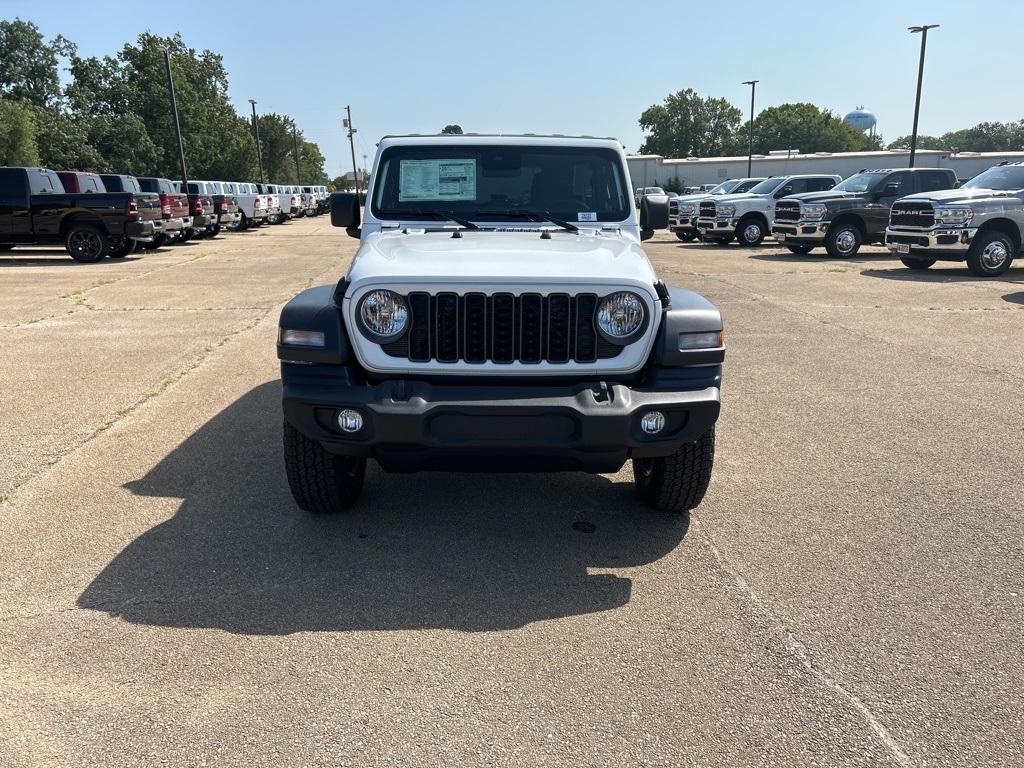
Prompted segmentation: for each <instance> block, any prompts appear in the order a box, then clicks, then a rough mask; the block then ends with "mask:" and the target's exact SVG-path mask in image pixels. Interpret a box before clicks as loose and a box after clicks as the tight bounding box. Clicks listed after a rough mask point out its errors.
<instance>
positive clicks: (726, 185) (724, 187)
mask: <svg viewBox="0 0 1024 768" xmlns="http://www.w3.org/2000/svg"><path fill="white" fill-rule="evenodd" d="M739 184H740V182H739V180H738V179H730V180H729V181H723V182H722V183H721V184H719V185H718V186H717V187H715V188H714V189H712V190H711V191H710V192H709V194H712V195H727V194H729V193H730V192H732V191H733V190H734V189H736V187H738V186H739Z"/></svg>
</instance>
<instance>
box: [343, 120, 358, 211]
mask: <svg viewBox="0 0 1024 768" xmlns="http://www.w3.org/2000/svg"><path fill="white" fill-rule="evenodd" d="M345 112H346V113H347V114H348V117H347V118H345V119H344V120H342V121H341V125H342V127H343V128H347V129H348V146H349V149H351V150H352V180H353V181H354V182H355V185H356V194H359V169H358V168H357V167H356V144H355V141H354V140H353V138H352V137H353V136H354V135H355V133H356V129H355V128H353V127H352V107H350V106H348V105H346V106H345Z"/></svg>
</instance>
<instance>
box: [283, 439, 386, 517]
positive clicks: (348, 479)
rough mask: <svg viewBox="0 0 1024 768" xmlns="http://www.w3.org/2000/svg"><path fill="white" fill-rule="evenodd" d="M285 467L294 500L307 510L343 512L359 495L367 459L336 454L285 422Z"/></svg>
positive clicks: (329, 512)
mask: <svg viewBox="0 0 1024 768" xmlns="http://www.w3.org/2000/svg"><path fill="white" fill-rule="evenodd" d="M284 467H285V471H286V472H287V474H288V486H289V487H290V488H291V491H292V496H293V497H294V498H295V503H296V504H298V505H299V506H300V507H301V508H302V509H304V510H306V511H307V512H314V513H316V514H322V515H327V514H333V513H336V512H342V511H344V510H346V509H348V508H349V507H351V506H352V505H353V504H355V503H356V500H357V499H358V498H359V494H360V493H361V492H362V490H363V477H364V476H365V474H366V459H363V458H359V457H356V456H336V455H334V454H332V453H328V452H327V451H325V450H324V449H323V447H322V446H321V445H320V443H318V442H316V441H315V440H310V439H309V438H308V437H306V436H305V435H304V434H302V433H301V432H299V431H298V430H297V429H295V427H293V426H292V425H291V424H288V423H287V422H285V425H284Z"/></svg>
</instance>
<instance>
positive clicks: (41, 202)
mask: <svg viewBox="0 0 1024 768" xmlns="http://www.w3.org/2000/svg"><path fill="white" fill-rule="evenodd" d="M25 172H26V175H27V177H28V188H29V194H30V195H32V198H31V204H30V217H31V219H30V221H29V222H27V223H23V222H18V223H17V224H16V226H19V227H20V228H21V229H22V230H23V231H24V232H25V234H26V235H28V236H33V235H34V236H35V237H36V238H37V239H38V238H39V237H56V236H58V235H59V234H60V220H61V216H63V214H64V209H65V207H66V206H67V205H68V197H67V196H66V195H65V194H64V185H63V184H61V181H60V177H59V176H57V173H56V172H55V171H47V170H42V169H38V168H28V169H26V171H25Z"/></svg>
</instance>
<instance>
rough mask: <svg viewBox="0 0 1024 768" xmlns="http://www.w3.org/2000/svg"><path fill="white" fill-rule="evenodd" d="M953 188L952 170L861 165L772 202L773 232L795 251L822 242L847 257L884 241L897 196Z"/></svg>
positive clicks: (802, 251)
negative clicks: (824, 184) (818, 187)
mask: <svg viewBox="0 0 1024 768" xmlns="http://www.w3.org/2000/svg"><path fill="white" fill-rule="evenodd" d="M956 186H957V179H956V174H955V173H954V172H953V171H952V169H950V168H900V169H892V168H879V169H875V170H867V169H865V170H863V171H861V172H860V173H855V174H854V175H853V176H851V177H850V178H848V179H844V180H843V181H841V182H840V183H839V184H836V186H834V187H832V189H830V190H828V191H827V192H807V193H805V194H802V195H790V196H788V197H784V198H782V199H781V200H779V201H778V202H776V203H775V217H774V221H773V222H772V234H774V235H775V239H776V240H778V241H779V242H780V243H782V244H783V245H785V246H786V247H787V248H789V250H790V251H792V252H793V253H800V254H805V253H810V252H811V251H812V250H813V249H814V248H815V247H816V246H819V245H824V246H825V250H826V251H828V255H829V256H831V257H832V258H834V259H848V258H850V257H851V256H854V255H856V253H857V251H859V250H860V247H861V245H863V244H864V243H879V244H881V243H884V242H885V228H886V227H887V226H888V225H889V209H890V208H892V204H893V203H894V202H896V200H897V199H899V198H901V197H906V196H907V195H913V194H916V193H918V192H933V191H935V190H939V189H953V188H955V187H956Z"/></svg>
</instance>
